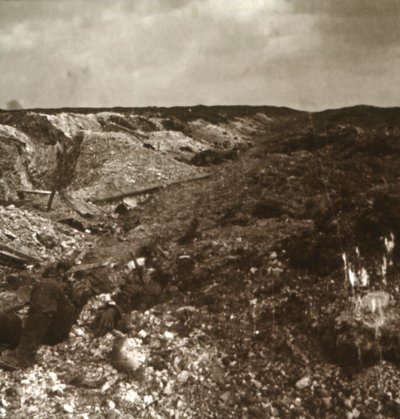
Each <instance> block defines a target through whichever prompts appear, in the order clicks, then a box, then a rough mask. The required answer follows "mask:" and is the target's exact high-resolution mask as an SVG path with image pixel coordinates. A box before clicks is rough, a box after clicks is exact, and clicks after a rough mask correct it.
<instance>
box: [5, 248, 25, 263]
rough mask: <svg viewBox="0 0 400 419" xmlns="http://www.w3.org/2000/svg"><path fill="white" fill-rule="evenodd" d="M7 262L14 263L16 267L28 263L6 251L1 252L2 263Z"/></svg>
mask: <svg viewBox="0 0 400 419" xmlns="http://www.w3.org/2000/svg"><path fill="white" fill-rule="evenodd" d="M1 260H5V261H7V262H12V263H14V264H15V265H18V266H22V265H25V264H26V263H27V260H26V259H23V258H20V257H19V256H17V255H13V254H12V253H9V252H6V251H5V250H0V261H1Z"/></svg>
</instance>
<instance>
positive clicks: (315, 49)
mask: <svg viewBox="0 0 400 419" xmlns="http://www.w3.org/2000/svg"><path fill="white" fill-rule="evenodd" d="M8 3H9V2H4V1H3V2H1V1H0V65H1V67H2V78H0V106H2V104H6V103H7V101H9V100H10V99H12V98H14V97H18V98H19V99H20V100H21V101H22V103H24V105H25V106H27V107H46V106H49V107H50V106H52V107H56V106H115V105H122V106H148V105H157V106H172V105H193V104H198V103H204V104H237V103H243V104H246V103H247V104H272V105H286V106H293V107H297V108H302V107H306V108H322V107H332V106H340V105H341V104H346V105H348V104H351V103H359V102H366V101H367V102H370V103H376V104H385V103H386V104H392V103H394V102H395V101H396V100H397V97H398V93H399V92H398V91H397V90H398V89H397V88H396V86H397V85H400V83H399V82H400V62H399V61H400V59H399V47H398V46H397V38H398V36H399V29H397V21H396V20H397V16H398V15H396V14H395V9H394V6H393V2H390V1H389V0H387V3H386V0H380V1H379V2H378V1H376V2H373V3H372V2H371V1H370V0H362V2H361V1H352V0H346V1H337V0H335V1H333V0H332V1H323V0H320V1H319V2H317V1H313V2H312V1H307V0H281V1H277V0H235V1H232V2H228V1H227V0H191V1H190V0H140V1H139V0H116V1H113V2H110V1H108V0H95V1H94V0H92V1H88V0H85V1H82V0H68V1H66V0H65V1H61V0H59V1H52V2H50V1H31V0H29V1H22V0H21V1H18V2H10V3H13V4H12V5H11V4H10V6H11V7H8V6H9V5H8ZM15 3H16V4H15ZM374 4H382V9H383V10H381V9H380V8H379V12H377V13H375V14H374V13H373V8H376V6H374ZM362 5H364V6H363V7H361V6H362ZM389 10H390V11H391V13H389ZM4 16H6V17H5V18H4ZM395 21H396V25H395ZM1 23H4V25H2V24H1ZM388 84H390V85H392V86H393V87H392V89H387V85H388ZM365 86H368V89H366V88H365Z"/></svg>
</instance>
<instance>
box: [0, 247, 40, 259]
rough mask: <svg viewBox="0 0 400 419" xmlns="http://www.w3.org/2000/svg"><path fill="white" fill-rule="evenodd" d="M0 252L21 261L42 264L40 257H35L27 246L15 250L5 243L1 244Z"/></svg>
mask: <svg viewBox="0 0 400 419" xmlns="http://www.w3.org/2000/svg"><path fill="white" fill-rule="evenodd" d="M0 251H3V252H5V253H7V254H10V255H11V256H14V257H15V256H17V257H18V258H19V259H22V260H25V261H26V262H41V259H40V257H39V256H37V255H35V254H34V253H33V252H32V251H31V250H30V249H28V248H26V247H25V246H19V247H18V249H15V248H13V247H11V246H8V245H6V244H4V243H0ZM6 256H7V255H6Z"/></svg>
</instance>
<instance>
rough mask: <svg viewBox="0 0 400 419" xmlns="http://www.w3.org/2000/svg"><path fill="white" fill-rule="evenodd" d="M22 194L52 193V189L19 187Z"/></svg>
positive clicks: (18, 191)
mask: <svg viewBox="0 0 400 419" xmlns="http://www.w3.org/2000/svg"><path fill="white" fill-rule="evenodd" d="M17 193H20V194H25V193H27V194H36V195H50V194H51V191H43V190H41V189H17Z"/></svg>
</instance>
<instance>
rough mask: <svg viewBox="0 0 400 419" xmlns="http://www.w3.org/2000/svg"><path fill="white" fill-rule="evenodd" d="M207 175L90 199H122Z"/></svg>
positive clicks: (109, 200) (203, 176) (203, 177)
mask: <svg viewBox="0 0 400 419" xmlns="http://www.w3.org/2000/svg"><path fill="white" fill-rule="evenodd" d="M208 177H210V175H209V174H205V175H199V176H195V177H192V178H189V179H180V180H174V181H172V182H166V183H154V184H152V185H148V186H144V187H143V188H138V189H133V190H131V191H126V192H122V193H120V194H116V195H110V196H105V197H103V198H94V199H91V201H92V202H93V203H101V202H111V201H117V200H118V199H123V198H126V197H128V196H134V195H143V194H145V193H150V192H154V191H156V190H158V189H161V188H166V187H168V186H173V185H178V184H180V183H188V182H193V181H195V180H201V179H206V178H208Z"/></svg>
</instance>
